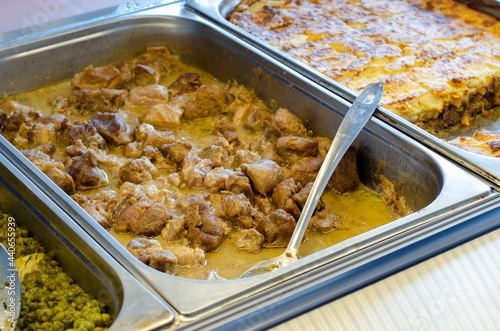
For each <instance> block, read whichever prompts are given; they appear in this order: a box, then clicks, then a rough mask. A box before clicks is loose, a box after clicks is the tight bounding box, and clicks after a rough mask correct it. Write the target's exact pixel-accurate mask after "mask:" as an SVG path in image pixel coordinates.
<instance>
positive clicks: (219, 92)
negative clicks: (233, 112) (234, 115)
mask: <svg viewBox="0 0 500 331" xmlns="http://www.w3.org/2000/svg"><path fill="white" fill-rule="evenodd" d="M227 99H228V93H227V92H226V91H224V90H223V89H222V88H221V87H220V86H219V85H215V84H214V85H202V86H201V87H200V88H198V91H197V92H196V96H195V98H194V104H188V105H186V106H185V109H184V118H185V119H187V120H194V119H197V118H205V117H210V116H215V115H220V114H222V113H223V112H225V109H226V102H227Z"/></svg>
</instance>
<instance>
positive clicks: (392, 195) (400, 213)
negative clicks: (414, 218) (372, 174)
mask: <svg viewBox="0 0 500 331" xmlns="http://www.w3.org/2000/svg"><path fill="white" fill-rule="evenodd" d="M380 187H381V188H382V190H383V192H384V196H383V197H382V199H383V201H384V203H385V204H386V205H388V206H389V210H390V212H391V215H392V216H394V217H396V218H400V217H404V216H406V215H410V214H411V213H413V210H412V209H411V208H410V207H409V206H408V204H407V202H406V199H405V197H403V196H400V195H399V194H398V193H397V191H396V187H395V186H394V184H393V183H391V182H390V181H389V180H388V179H387V178H386V177H385V176H382V175H380Z"/></svg>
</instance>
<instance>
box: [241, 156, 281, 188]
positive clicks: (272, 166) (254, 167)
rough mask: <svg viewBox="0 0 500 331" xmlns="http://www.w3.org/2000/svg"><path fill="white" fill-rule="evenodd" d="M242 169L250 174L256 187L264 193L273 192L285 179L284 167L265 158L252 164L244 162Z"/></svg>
mask: <svg viewBox="0 0 500 331" xmlns="http://www.w3.org/2000/svg"><path fill="white" fill-rule="evenodd" d="M242 169H243V170H244V171H246V173H247V174H248V177H249V178H250V180H251V181H252V184H253V187H254V189H255V190H256V191H257V192H259V193H260V194H262V195H266V193H267V192H271V191H272V190H273V189H274V188H275V187H276V185H278V184H279V183H281V182H282V181H283V176H284V172H283V168H281V167H280V166H279V165H278V164H277V163H276V162H274V161H271V160H266V159H264V160H260V161H257V162H254V163H252V164H244V165H243V166H242Z"/></svg>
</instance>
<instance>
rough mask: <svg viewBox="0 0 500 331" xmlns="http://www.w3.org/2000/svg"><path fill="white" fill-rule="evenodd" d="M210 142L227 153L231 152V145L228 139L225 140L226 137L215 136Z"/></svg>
mask: <svg viewBox="0 0 500 331" xmlns="http://www.w3.org/2000/svg"><path fill="white" fill-rule="evenodd" d="M212 144H213V145H217V146H220V147H222V148H224V149H225V150H226V151H227V152H228V153H229V154H232V153H233V146H231V144H230V143H229V141H227V139H226V138H224V137H222V136H217V137H215V139H214V141H213V143H212Z"/></svg>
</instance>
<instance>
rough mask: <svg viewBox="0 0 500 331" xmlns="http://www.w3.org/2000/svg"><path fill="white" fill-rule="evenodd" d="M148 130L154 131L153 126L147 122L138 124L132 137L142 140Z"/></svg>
mask: <svg viewBox="0 0 500 331" xmlns="http://www.w3.org/2000/svg"><path fill="white" fill-rule="evenodd" d="M149 132H153V133H154V132H156V130H155V128H154V126H152V125H151V124H147V123H142V124H139V125H138V126H137V127H136V128H135V130H134V137H135V140H137V141H144V139H145V138H146V134H147V133H149Z"/></svg>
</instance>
